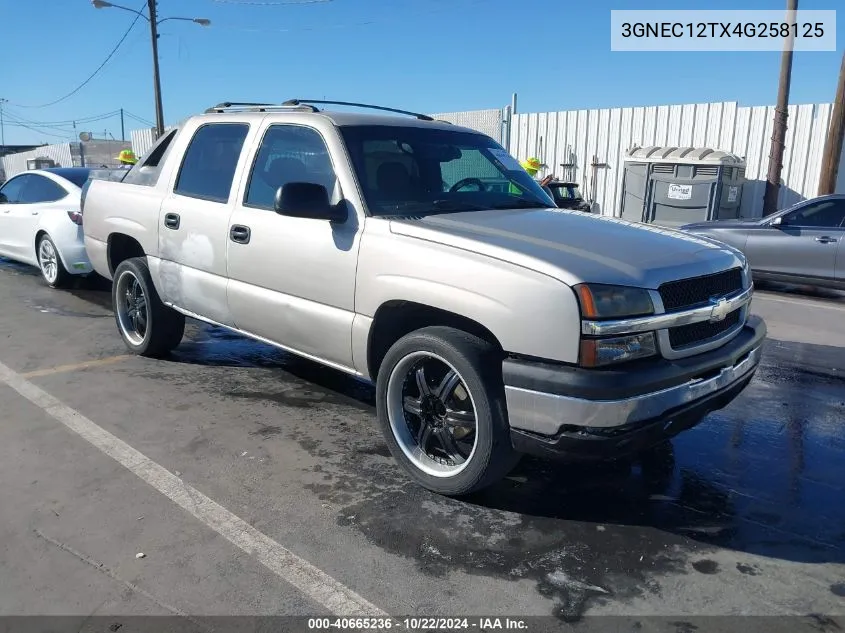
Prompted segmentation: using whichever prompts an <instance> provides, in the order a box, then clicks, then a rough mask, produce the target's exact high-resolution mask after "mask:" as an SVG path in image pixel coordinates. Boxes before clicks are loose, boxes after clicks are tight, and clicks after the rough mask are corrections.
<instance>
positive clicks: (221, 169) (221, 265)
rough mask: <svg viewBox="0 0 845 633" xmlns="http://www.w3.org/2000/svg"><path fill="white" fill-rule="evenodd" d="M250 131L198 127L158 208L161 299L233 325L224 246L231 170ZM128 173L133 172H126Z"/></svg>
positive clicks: (238, 126)
mask: <svg viewBox="0 0 845 633" xmlns="http://www.w3.org/2000/svg"><path fill="white" fill-rule="evenodd" d="M249 132H250V126H249V124H248V123H244V122H228V121H227V122H220V123H218V122H211V123H204V124H202V125H200V126H199V127H198V128H197V129H196V130H195V131H194V133H193V135H192V137H191V139H190V141H189V142H188V145H187V148H186V150H185V152H184V154H183V155H182V162H181V165H180V166H179V167H178V169H177V170H176V174H175V177H174V178H173V182H171V183H170V185H169V187H168V188H169V192H168V193H167V194H166V195H165V197H164V200H163V202H162V204H161V208H160V212H159V222H158V224H159V226H158V235H159V240H158V244H159V257H160V259H161V261H160V269H159V279H160V281H161V289H160V290H161V292H162V296H163V298H164V299H165V301H168V302H170V303H172V304H174V305H175V306H177V307H179V308H182V309H183V310H186V311H188V312H191V313H193V314H195V315H197V316H201V317H203V318H205V319H209V320H211V321H214V322H217V323H220V324H223V325H229V326H233V325H234V320H233V318H232V315H231V312H230V310H229V306H228V302H227V299H226V284H227V277H226V249H227V246H228V239H229V217H230V216H231V214H232V203H231V200H233V199H234V196H235V193H236V192H235V189H236V187H235V186H234V184H233V183H234V181H235V174H236V173H240V171H241V170H242V169H243V165H241V162H242V154H243V153H244V152H243V151H242V150H243V148H244V144H245V141H246V139H247V136H248V135H249ZM130 173H131V172H130Z"/></svg>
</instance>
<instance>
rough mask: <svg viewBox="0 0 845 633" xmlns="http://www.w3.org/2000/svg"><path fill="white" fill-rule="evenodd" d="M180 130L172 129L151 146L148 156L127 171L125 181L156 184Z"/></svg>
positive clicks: (136, 183) (147, 184)
mask: <svg viewBox="0 0 845 633" xmlns="http://www.w3.org/2000/svg"><path fill="white" fill-rule="evenodd" d="M178 131H179V130H171V131H170V132H168V133H167V134H165V135H164V136H162V137H161V138H160V139H159V140H158V141H157V142H156V144H155V145H153V146H152V148H150V151H149V153H147V155H146V156H142V157H141V160H140V161H139V162H138V164H137V165H135V166H134V167H133V168H132V169H130V170H129V171H127V172H126V175H125V176H124V178H123V182H125V183H129V184H132V185H144V186H147V187H153V186H155V185H156V183H157V182H158V178H159V176H160V175H161V168H162V166H163V165H164V162H165V159H166V158H167V155H168V154H169V153H170V148H171V147H173V139H174V138H175V137H176V133H177V132H178Z"/></svg>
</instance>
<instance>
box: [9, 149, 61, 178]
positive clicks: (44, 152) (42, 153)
mask: <svg viewBox="0 0 845 633" xmlns="http://www.w3.org/2000/svg"><path fill="white" fill-rule="evenodd" d="M33 158H50V159H52V160H53V161H54V162H55V163H56V166H58V167H73V166H74V164H73V154H72V153H71V149H70V143H58V144H56V145H44V146H42V147H39V148H37V149H33V150H30V151H28V152H19V153H18V154H9V155H8V156H3V157H2V158H0V164H2V167H3V173H4V174H5V177H6V178H7V179H8V178H11V177H12V176H14V175H16V174H19V173H21V172H22V171H26V161H28V160H31V159H33Z"/></svg>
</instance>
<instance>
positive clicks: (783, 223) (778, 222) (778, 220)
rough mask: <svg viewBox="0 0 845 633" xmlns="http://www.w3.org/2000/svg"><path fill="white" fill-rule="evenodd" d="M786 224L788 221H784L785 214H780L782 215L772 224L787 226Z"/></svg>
mask: <svg viewBox="0 0 845 633" xmlns="http://www.w3.org/2000/svg"><path fill="white" fill-rule="evenodd" d="M786 224H787V223H786V222H784V221H783V216H782V215H780V216H778V217H776V218H775V219H774V220H772V222H771V225H770V226H786Z"/></svg>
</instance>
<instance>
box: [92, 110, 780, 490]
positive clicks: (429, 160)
mask: <svg viewBox="0 0 845 633" xmlns="http://www.w3.org/2000/svg"><path fill="white" fill-rule="evenodd" d="M323 104H324V102H315V101H309V102H302V101H298V100H293V101H289V102H286V103H284V104H281V105H266V104H231V103H226V104H220V105H219V106H215V107H213V108H210V109H209V110H208V111H207V112H206V113H204V114H201V115H198V116H194V117H192V118H190V119H189V120H187V121H186V122H185V123H184V124H183V125H181V126H180V127H179V128H178V129H174V130H171V131H169V132H168V133H167V134H165V135H164V136H163V137H162V138H160V139H159V140H158V142H157V143H156V145H155V146H154V147H153V148H152V149H151V150H150V151H149V152H148V154H147V155H146V156H145V157H143V159H142V160H141V161H140V162H139V163H138V164H137V165H136V166H135V167H133V168H132V169H131V170H130V171H129V172H128V173H127V175H126V177H125V178H124V180H123V181H122V182H108V181H94V182H92V183H90V185H89V186H88V187H87V188H86V190H85V193H84V201H83V218H84V222H83V226H84V233H85V245H86V249H87V252H88V255H89V257H90V260H91V262H92V264H93V266H94V268H95V269H96V271H97V272H98V273H100V274H101V275H104V276H106V277H108V278H111V279H113V281H114V283H113V295H114V308H115V315H116V321H117V327H118V330H119V332H120V335H121V336H122V337H123V340H124V341H125V343H126V345H127V347H128V348H129V349H130V350H132V351H133V352H135V353H137V354H140V355H145V356H165V355H167V353H168V352H169V351H171V350H172V349H173V348H175V347H176V346H177V345H178V344H179V342H180V341H181V339H182V335H183V332H184V327H185V317H192V318H194V319H199V320H201V321H206V322H208V323H212V324H215V325H218V326H224V327H226V328H230V329H231V330H234V331H235V332H239V333H241V334H243V335H245V336H249V337H252V338H255V339H258V340H260V341H264V342H266V343H270V344H272V345H275V346H278V347H280V348H282V349H285V350H288V351H290V352H292V353H295V354H298V355H301V356H304V357H306V358H310V359H312V360H314V361H316V362H319V363H324V364H325V365H328V366H331V367H334V368H336V369H339V370H341V371H344V372H348V373H350V374H352V375H354V376H358V377H360V378H362V379H365V380H369V381H372V382H374V383H375V385H376V402H377V412H378V420H379V423H380V426H381V428H382V431H383V432H384V436H385V438H386V441H387V444H388V446H389V447H390V450H391V452H392V454H393V455H394V456H395V458H396V459H397V460H398V461H399V463H400V464H402V466H403V467H404V468H405V470H406V471H407V472H408V473H409V474H410V476H411V477H413V478H414V479H415V480H416V481H418V482H419V483H420V484H422V485H423V486H425V487H427V488H428V489H430V490H433V491H436V492H439V493H442V494H448V495H462V494H466V493H469V492H472V491H474V490H478V489H480V488H482V487H484V486H487V485H490V484H491V483H493V482H495V481H497V480H498V479H500V478H502V477H503V476H505V475H506V474H507V472H508V471H509V470H510V469H511V468H512V467H513V466H514V464H515V463H516V461H517V459H518V456H519V455H520V454H523V453H533V454H538V455H546V456H555V457H563V458H565V459H617V458H622V457H626V456H628V455H635V454H637V453H638V452H640V451H643V450H645V449H648V448H649V447H651V446H653V445H656V444H659V443H662V442H664V441H666V440H667V439H668V438H670V437H672V436H673V435H675V434H676V433H678V432H680V431H681V430H683V429H686V428H689V427H691V426H693V425H695V424H697V423H698V422H700V421H701V420H702V418H703V417H704V416H705V415H706V414H707V413H708V412H710V411H712V410H715V409H719V408H722V407H724V406H725V405H727V404H728V403H729V402H730V401H731V400H732V399H733V398H735V397H736V396H737V394H739V393H740V392H741V391H742V390H743V388H744V387H745V386H746V385H747V384H748V382H749V381H750V380H751V378H752V376H753V375H754V372H755V370H756V368H757V365H758V363H759V361H760V355H761V346H762V343H763V340H764V338H765V334H766V327H765V324H764V323H763V321H762V320H761V319H759V318H758V317H756V316H751V315H750V314H749V307H750V303H751V296H752V290H753V287H752V283H751V279H750V277H749V271H748V267H747V265H746V262H745V259H744V257H743V256H742V254H740V253H739V252H738V251H737V250H735V249H733V248H731V247H729V246H726V245H724V244H720V243H719V242H716V241H713V240H710V239H707V238H698V237H695V236H691V235H685V234H682V233H679V232H676V231H670V230H665V229H660V228H656V227H653V226H646V225H639V224H633V223H630V222H625V221H622V220H618V219H613V218H608V217H602V216H599V215H592V214H584V213H579V212H578V211H568V210H563V209H556V208H554V207H555V205H554V202H553V201H552V199H551V198H550V197H549V196H548V195H547V194H546V193H545V192H544V191H543V190H542V189H541V188H540V187H539V185H538V184H537V183H536V182H535V181H534V180H533V179H532V178H531V177H529V176H528V174H527V173H525V172H524V171H523V170H522V169H521V168H520V167H519V164H518V163H517V161H516V160H514V158H513V157H512V156H511V155H510V154H508V152H507V151H506V150H505V149H504V148H502V146H501V145H499V144H498V143H496V142H495V141H494V140H493V139H491V138H489V137H488V136H485V135H483V134H480V133H478V132H475V131H473V130H469V129H464V128H461V127H457V126H454V125H450V124H448V123H444V122H440V121H435V120H432V119H431V117H428V116H425V115H419V114H414V113H408V112H403V111H398V110H396V111H392V112H391V113H390V114H384V113H383V112H381V111H379V112H378V113H377V114H369V113H367V114H362V113H359V112H354V113H353V112H349V111H344V112H329V111H325V110H322V109H319V108H318V107H317V106H318V105H319V106H321V107H322V106H323ZM340 105H350V104H340ZM356 105H360V104H356ZM368 107H373V106H368ZM376 109H377V110H384V108H377V107H376Z"/></svg>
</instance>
